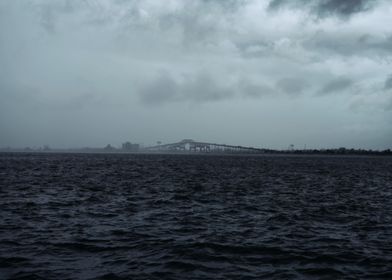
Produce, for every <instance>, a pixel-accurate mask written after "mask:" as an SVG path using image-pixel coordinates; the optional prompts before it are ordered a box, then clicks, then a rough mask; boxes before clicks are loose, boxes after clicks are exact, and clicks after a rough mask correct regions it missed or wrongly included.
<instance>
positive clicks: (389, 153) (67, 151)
mask: <svg viewBox="0 0 392 280" xmlns="http://www.w3.org/2000/svg"><path fill="white" fill-rule="evenodd" d="M0 153H1V154H6V153H9V154H12V153H20V154H124V155H125V154H132V155H233V156H235V155H243V156H263V155H265V156H269V155H276V156H392V151H390V150H385V151H369V150H345V151H343V150H338V149H325V150H309V151H308V150H306V151H304V150H294V151H284V150H268V149H265V151H264V152H250V153H244V152H191V151H146V150H140V151H124V150H121V149H118V150H111V151H106V150H104V149H93V148H91V149H52V150H47V151H45V150H34V149H31V150H25V149H0Z"/></svg>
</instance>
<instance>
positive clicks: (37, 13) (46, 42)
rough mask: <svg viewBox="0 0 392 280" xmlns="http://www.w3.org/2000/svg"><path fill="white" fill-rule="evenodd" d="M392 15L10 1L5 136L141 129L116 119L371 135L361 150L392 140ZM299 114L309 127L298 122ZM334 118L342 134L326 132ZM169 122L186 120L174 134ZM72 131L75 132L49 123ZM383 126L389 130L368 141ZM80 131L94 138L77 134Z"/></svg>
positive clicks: (241, 4)
mask: <svg viewBox="0 0 392 280" xmlns="http://www.w3.org/2000/svg"><path fill="white" fill-rule="evenodd" d="M391 14H392V4H391V3H390V2H389V1H386V0H368V1H365V0H356V1H354V0H350V1H338V0H315V1H310V0H293V1H288V0H271V1H269V0H265V1H258V0H238V1H235V0H232V1H218V0H208V1H207V0H192V1H186V2H185V1H180V0H168V1H164V2H163V1H155V0H145V1H140V0H132V1H121V0H117V1H109V0H84V1H79V0H59V1H49V0H35V1H30V0H27V1H2V2H1V3H0V41H1V42H3V43H2V44H1V45H0V60H1V61H2V67H1V69H0V101H1V102H0V110H1V113H0V117H1V121H0V128H1V129H2V131H3V132H4V134H3V135H5V136H4V137H3V138H2V139H0V146H2V145H11V144H12V143H16V144H19V145H27V144H28V142H29V143H30V142H31V143H36V144H37V145H38V143H41V144H44V143H45V142H44V141H45V139H52V140H48V142H53V143H54V145H55V144H56V143H59V144H61V145H65V146H69V145H82V144H88V143H96V144H97V145H98V144H99V145H101V144H102V143H105V142H108V141H112V138H113V139H119V138H122V139H124V138H126V139H129V138H132V137H133V136H132V135H130V134H129V132H125V131H123V130H121V128H118V129H116V128H115V127H114V126H112V125H111V123H117V124H119V127H128V126H129V127H130V129H129V131H134V132H135V133H136V134H137V135H138V137H137V139H135V140H137V141H140V142H148V141H149V139H151V138H153V139H154V138H159V137H162V138H165V139H173V140H175V139H177V138H182V137H185V136H187V135H184V134H186V133H190V134H192V133H195V134H196V135H194V136H192V135H189V136H192V137H194V138H213V139H211V140H215V141H219V140H220V137H222V138H224V139H226V138H230V139H232V142H241V143H242V144H252V145H266V146H273V145H275V144H276V143H279V144H278V146H279V147H282V146H285V145H286V144H287V143H286V142H287V141H289V142H290V141H291V142H295V141H298V142H301V141H302V142H304V141H309V142H311V143H314V145H320V146H328V145H331V146H333V145H349V144H350V143H354V142H355V141H356V139H358V135H361V136H364V139H365V140H363V143H358V144H357V145H358V146H369V147H385V146H387V145H388V140H387V138H388V137H389V136H390V131H392V130H391V119H390V117H391V111H392V109H391V108H392V91H391V88H392V81H391V76H390V75H391V70H390V69H391V68H390V64H391V61H392V32H391V30H390V27H389V26H391V24H392V21H391V19H392V17H391ZM328 104H335V106H333V105H328ZM253 106H256V107H254V111H253V110H251V109H249V108H253ZM257 106H259V107H257ZM212 108H213V109H212ZM233 108H237V109H233ZM227 110H228V111H230V112H237V114H236V116H234V114H229V115H228V116H227V118H229V119H230V118H232V119H230V120H229V122H231V123H236V125H237V127H241V129H240V128H236V129H238V131H237V130H236V129H234V130H231V129H229V128H228V127H226V120H225V119H223V120H221V119H219V117H216V116H217V115H218V116H221V115H224V114H226V113H225V112H227ZM290 110H292V112H295V114H294V113H293V114H294V116H293V115H292V112H291V111H290ZM301 112H303V114H304V115H303V114H302V113H301ZM306 112H307V113H306ZM265 114H268V116H267V115H265ZM331 115H333V116H334V117H331ZM309 116H311V118H312V119H314V123H313V121H312V122H311V123H309V122H308V121H307V118H309ZM335 117H339V120H338V119H335ZM213 118H215V119H214V121H210V120H211V119H213ZM266 118H269V119H271V122H269V123H268V122H265V121H264V120H265V119H266ZM80 119H82V120H83V121H76V120H80ZM260 119H263V120H262V121H260ZM294 119H296V120H297V122H298V123H302V124H305V123H308V125H306V127H303V128H302V130H301V131H298V132H296V131H294V130H292V129H291V128H290V126H289V123H290V120H294ZM126 120H132V121H126ZM136 120H142V121H140V122H138V121H136ZM183 120H187V121H189V122H191V124H185V123H184V121H183ZM328 120H329V121H330V124H331V126H332V127H333V129H334V130H335V135H339V137H338V139H339V141H340V142H339V143H341V144H338V143H335V140H334V139H333V138H331V137H330V138H328V137H325V135H323V132H322V131H321V132H320V131H319V127H320V126H322V125H323V126H324V127H325V125H326V123H328ZM198 121H199V122H201V123H214V124H215V127H220V128H219V129H218V130H217V132H214V131H215V130H214V129H212V128H207V127H206V126H199V125H198ZM168 122H172V123H176V125H175V127H177V130H175V131H165V130H164V129H163V127H165V125H166V124H167V123H168ZM215 122H216V123H215ZM237 122H238V123H237ZM241 122H243V123H241ZM83 123H84V125H85V126H88V127H89V131H90V132H89V133H87V132H86V134H84V131H85V130H84V129H83V127H82V126H83V125H82V124H83ZM97 123H102V124H106V125H108V126H110V127H111V129H109V130H110V131H108V132H107V133H101V132H100V129H99V125H97ZM375 123H376V125H375ZM10 124H12V125H10ZM191 125H194V126H195V127H196V128H195V129H194V130H189V131H188V128H189V127H190V126H191ZM211 125H212V124H211ZM259 126H261V128H260V130H259V131H268V132H269V134H271V135H276V136H275V137H273V136H271V138H268V137H267V139H263V137H265V136H264V135H265V134H264V133H262V132H257V133H256V132H253V129H254V128H255V127H259ZM33 127H34V128H36V131H40V132H39V133H40V134H41V135H42V136H37V135H36V134H34V133H33V132H32V131H34V130H33ZM60 127H62V128H63V131H68V132H69V133H68V134H67V137H65V138H64V137H60V136H59V137H57V136H54V135H52V134H51V133H50V131H60ZM200 127H201V128H200ZM297 127H298V125H297ZM275 128H280V130H279V131H286V132H285V133H283V132H279V133H278V132H277V131H276V130H275ZM199 130H200V131H199ZM219 130H220V131H221V133H219ZM304 130H306V131H309V132H306V133H305V132H304ZM374 130H377V131H374ZM75 131H76V132H75ZM195 131H198V132H197V133H196V132H195ZM370 131H371V133H373V135H376V136H377V139H367V138H366V137H368V136H367V135H369V133H370ZM37 133H38V132H37ZM78 133H80V135H81V136H80V137H79V138H83V139H85V140H80V141H78V140H77V139H78V137H77V136H75V137H74V138H73V137H70V136H69V135H71V134H72V135H77V134H78ZM281 133H283V137H282V135H280V136H279V134H281ZM33 134H34V135H33ZM32 135H33V136H32ZM49 135H50V136H49ZM57 135H61V133H60V134H59V133H57ZM102 135H106V136H102ZM107 135H112V138H111V137H109V136H107ZM160 135H164V136H160ZM239 135H248V136H244V137H240V136H239ZM353 135H356V136H355V137H354V136H353ZM284 138H285V139H287V140H282V139H284ZM62 139H68V140H64V142H62V141H63V140H62ZM224 139H222V141H223V140H224ZM251 139H255V140H251ZM289 139H292V140H289ZM305 139H310V140H305ZM366 139H367V140H366ZM206 140H208V139H206ZM117 141H118V140H117ZM279 141H281V142H279ZM283 141H286V142H283ZM60 142H61V143H60ZM311 143H308V145H310V144H311ZM316 143H317V144H316ZM48 144H50V143H48Z"/></svg>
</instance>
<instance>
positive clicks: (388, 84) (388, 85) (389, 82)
mask: <svg viewBox="0 0 392 280" xmlns="http://www.w3.org/2000/svg"><path fill="white" fill-rule="evenodd" d="M384 89H386V90H389V89H392V75H389V77H388V78H387V79H386V80H385V84H384Z"/></svg>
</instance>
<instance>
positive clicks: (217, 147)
mask: <svg viewBox="0 0 392 280" xmlns="http://www.w3.org/2000/svg"><path fill="white" fill-rule="evenodd" d="M145 149H146V150H148V151H157V152H198V153H265V149H259V148H254V147H244V146H234V145H226V144H217V143H208V142H200V141H195V140H192V139H184V140H182V141H180V142H176V143H170V144H162V145H156V146H151V147H147V148H145Z"/></svg>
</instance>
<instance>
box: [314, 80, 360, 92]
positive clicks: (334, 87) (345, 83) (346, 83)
mask: <svg viewBox="0 0 392 280" xmlns="http://www.w3.org/2000/svg"><path fill="white" fill-rule="evenodd" d="M352 84H353V81H352V80H351V79H349V78H345V77H339V78H336V79H334V80H332V81H330V82H328V83H326V84H325V85H324V86H323V87H322V88H321V90H320V91H319V94H320V95H325V94H330V93H336V92H340V91H343V90H346V89H348V88H349V87H351V86H352Z"/></svg>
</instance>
